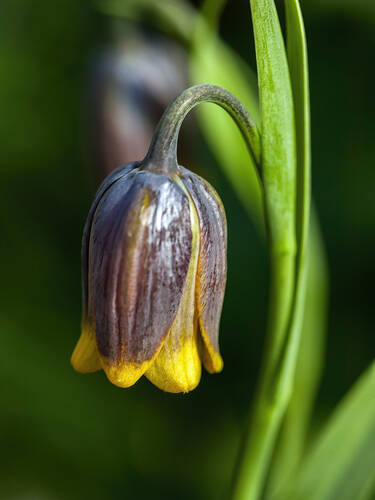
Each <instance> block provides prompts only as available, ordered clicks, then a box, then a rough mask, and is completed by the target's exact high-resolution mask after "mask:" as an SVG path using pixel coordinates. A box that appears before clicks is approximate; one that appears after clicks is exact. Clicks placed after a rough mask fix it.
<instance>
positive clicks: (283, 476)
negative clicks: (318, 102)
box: [269, 0, 324, 496]
mask: <svg viewBox="0 0 375 500" xmlns="http://www.w3.org/2000/svg"><path fill="white" fill-rule="evenodd" d="M285 11H286V21H287V56H288V64H289V71H290V78H291V84H292V90H293V101H294V112H295V124H296V139H297V213H296V215H297V218H296V235H297V258H296V288H295V292H294V293H295V296H294V305H293V312H292V316H291V324H290V330H289V340H290V343H294V344H296V345H298V343H299V338H300V332H301V328H302V320H303V313H304V310H305V311H306V312H308V311H309V310H310V307H311V306H312V307H314V305H317V304H318V305H319V303H318V302H316V300H315V302H313V303H312V305H311V306H310V303H309V307H308V308H307V309H305V298H306V278H307V249H308V235H309V219H310V198H311V195H310V190H311V187H310V185H311V180H310V170H311V165H310V164H311V145H310V99H309V77H308V60H307V47H306V37H305V30H304V25H303V19H302V13H301V10H300V6H299V3H298V0H285ZM315 234H316V238H318V237H319V234H318V233H317V231H315ZM320 253H321V252H320V247H318V246H317V245H315V253H314V254H313V255H312V256H311V257H310V258H311V259H316V258H317V257H320ZM319 265H320V263H319V262H316V263H315V266H314V269H315V271H316V269H317V268H319ZM322 280H324V275H321V280H320V281H322ZM313 287H314V277H312V276H311V275H310V294H311V291H312V289H313ZM309 298H310V297H309ZM307 317H310V315H309V314H307ZM319 319H321V315H320V316H318V322H313V323H312V325H311V326H310V325H309V324H306V321H305V328H304V337H303V338H302V342H301V346H300V352H299V360H300V361H301V360H304V361H303V362H298V363H297V365H296V366H297V372H296V374H295V377H294V378H295V384H294V388H293V397H292V399H291V402H290V405H289V409H288V412H287V414H286V419H285V421H284V424H283V432H282V433H281V438H280V442H279V446H278V452H277V455H276V458H275V461H274V467H273V471H272V476H271V480H270V486H269V492H270V494H271V496H272V492H273V491H274V490H275V489H277V487H278V485H279V484H280V483H281V482H282V481H287V479H288V475H289V474H291V472H292V471H293V469H294V468H295V467H296V466H297V464H298V462H299V459H300V458H301V454H302V450H303V444H304V438H305V434H306V432H307V425H308V421H309V417H310V412H311V407H312V402H313V398H314V395H315V391H316V386H317V382H318V380H319V375H318V374H319V370H309V368H311V367H310V363H308V362H307V363H306V359H307V360H308V359H309V357H308V355H307V353H306V350H308V351H309V353H308V354H310V353H311V352H314V353H315V355H316V356H317V357H318V361H320V360H321V357H322V352H321V345H322V343H321V338H322V326H321V325H319ZM315 328H317V331H315ZM319 333H320V335H319ZM293 350H294V349H291V351H292V352H293ZM292 365H293V363H292ZM293 368H294V367H293V366H291V368H290V369H291V371H293ZM301 381H304V387H302V386H301V383H300V382H301Z"/></svg>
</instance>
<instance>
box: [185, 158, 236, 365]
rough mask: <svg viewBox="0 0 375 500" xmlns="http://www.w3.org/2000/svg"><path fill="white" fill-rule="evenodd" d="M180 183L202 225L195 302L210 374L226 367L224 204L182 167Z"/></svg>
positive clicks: (212, 191) (204, 354) (205, 360)
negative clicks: (222, 343) (222, 346)
mask: <svg viewBox="0 0 375 500" xmlns="http://www.w3.org/2000/svg"><path fill="white" fill-rule="evenodd" d="M179 168H180V171H181V180H182V182H183V183H184V185H185V186H186V188H187V190H188V192H189V194H190V195H191V197H192V199H193V201H194V204H195V206H196V209H197V212H198V217H199V224H200V250H199V257H198V269H197V285H196V300H197V309H198V321H199V330H200V335H201V344H202V361H203V364H204V366H205V368H206V370H207V371H208V372H210V373H214V372H219V371H221V370H222V368H223V360H222V358H221V355H220V351H219V323H220V316H221V310H222V306H223V300H224V292H225V284H226V274H227V260H226V249H227V227H226V217H225V212H224V207H223V204H222V202H221V200H220V198H219V196H218V194H217V193H216V191H215V190H214V188H213V187H212V186H211V185H210V184H209V183H208V182H206V181H205V180H204V179H202V178H201V177H199V176H197V175H195V174H193V173H192V172H190V171H188V170H186V169H184V168H183V167H179Z"/></svg>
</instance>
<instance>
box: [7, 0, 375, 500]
mask: <svg viewBox="0 0 375 500" xmlns="http://www.w3.org/2000/svg"><path fill="white" fill-rule="evenodd" d="M126 1H127V0H124V3H126ZM155 1H157V0H155ZM302 3H303V11H304V16H305V23H306V30H307V35H308V46H309V57H310V72H311V102H312V137H313V195H314V199H315V205H316V209H317V212H318V215H319V220H320V223H321V229H322V234H323V238H324V244H325V249H326V255H327V263H328V268H329V276H330V298H329V307H328V315H327V316H328V317H327V344H326V349H325V361H324V371H323V376H322V380H321V384H320V389H319V392H318V396H317V400H316V404H315V410H314V414H313V420H312V427H311V429H312V430H311V434H312V435H313V434H314V432H315V430H316V429H318V428H319V426H320V425H321V423H322V422H324V421H325V419H326V418H327V415H328V414H329V413H330V411H331V410H332V409H333V408H334V406H335V405H336V404H337V402H338V401H339V400H340V398H341V397H342V396H343V395H344V394H345V392H346V391H347V390H348V389H349V388H350V386H351V385H352V383H353V382H354V381H355V380H356V379H357V377H358V376H359V375H360V373H361V372H362V371H363V370H364V369H365V368H366V366H368V364H369V363H370V361H371V360H372V358H373V356H374V352H375V340H374V324H373V320H374V305H373V304H374V293H373V288H374V285H373V284H374V282H375V260H374V254H375V195H374V193H375V168H374V159H375V141H374V133H375V124H374V123H375V122H374V111H375V94H374V91H373V88H374V85H373V81H374V77H375V73H374V50H375V8H374V3H373V0H346V1H344V0H342V1H338V0H337V1H335V0H319V1H318V0H305V1H304V2H302ZM199 4H200V2H194V5H193V3H191V6H192V7H199ZM139 29H141V32H140V31H139ZM250 29H251V24H250V16H249V7H248V2H247V0H236V1H234V0H229V1H228V4H227V6H226V8H225V11H224V15H223V17H222V21H221V36H222V37H223V39H224V40H225V41H226V42H227V43H228V44H229V45H230V46H232V47H233V48H234V49H235V50H236V51H237V52H238V53H239V54H240V55H242V57H243V58H244V59H246V60H247V61H249V62H250V63H251V64H254V46H253V42H252V35H251V31H250ZM172 38H173V37H172V36H167V35H165V34H162V33H160V32H158V31H156V30H155V28H153V27H152V22H150V21H149V20H148V19H147V16H146V18H144V19H142V20H141V21H139V22H138V23H134V22H133V23H130V24H129V22H124V21H123V20H120V19H118V18H116V16H111V15H108V14H103V12H101V11H100V9H98V8H97V6H95V5H94V3H93V2H91V1H89V0H81V1H79V2H77V0H60V1H56V2H47V1H44V0H34V1H33V2H30V1H28V0H16V1H15V0H2V1H1V6H0V112H1V120H0V158H1V163H0V172H1V197H0V224H1V246H0V252H1V288H0V290H1V292H0V293H1V302H0V311H1V312H0V339H1V347H0V391H1V392H0V449H1V454H0V498H2V499H7V500H8V499H38V500H39V499H40V500H44V499H46V500H47V499H51V500H55V499H56V500H60V499H72V500H74V499H77V500H78V499H79V500H83V499H92V500H95V499H99V498H106V499H113V500H117V499H120V498H121V499H124V498H126V499H141V498H146V497H150V496H152V497H153V498H154V499H159V498H160V499H164V500H168V499H170V500H172V499H174V500H175V499H181V500H183V499H189V500H193V499H197V500H198V499H205V500H207V499H208V500H209V499H213V500H214V499H218V498H222V495H223V492H225V491H226V490H227V488H228V485H229V482H230V477H231V472H232V469H233V464H234V461H235V456H236V452H237V450H238V446H239V442H240V439H241V435H242V430H243V425H244V422H245V419H246V417H247V412H248V406H249V401H250V397H251V395H252V393H253V390H254V385H255V382H256V377H257V373H258V369H259V363H260V358H261V353H262V345H263V339H264V329H265V322H266V313H267V293H268V263H267V255H266V251H265V247H264V244H263V242H262V238H261V237H260V236H259V234H258V231H257V230H256V228H255V226H254V225H253V224H252V223H251V222H250V221H249V218H248V215H247V213H246V211H245V210H244V208H243V207H242V205H241V204H240V203H239V201H238V199H237V197H236V194H235V192H234V191H233V190H232V188H231V187H230V185H229V184H228V182H227V181H226V179H225V177H224V176H223V174H222V172H221V170H220V168H219V167H218V165H217V163H216V160H215V159H214V155H213V154H212V151H211V150H210V149H209V148H208V146H207V144H206V142H205V140H204V139H203V137H202V134H201V133H200V131H199V127H198V124H197V122H196V120H195V119H194V117H193V118H192V119H189V120H188V123H187V124H186V126H184V130H183V137H182V139H181V148H180V149H181V154H180V157H181V161H183V163H184V164H185V166H187V167H189V168H191V169H192V170H194V171H196V172H198V173H200V174H202V175H204V176H206V177H207V178H208V179H209V180H210V181H211V182H212V183H213V184H214V185H215V187H216V188H217V190H218V191H219V193H220V195H221V196H222V198H223V201H224V205H225V207H226V211H227V216H228V225H229V255H228V259H229V274H228V286H227V293H226V300H225V305H224V311H223V318H222V327H221V348H222V353H223V356H224V361H225V369H224V371H223V372H222V374H220V375H216V376H209V375H207V374H204V375H203V377H202V381H201V384H200V385H199V387H198V389H197V390H195V391H194V392H193V393H191V394H188V395H177V396H174V395H168V394H164V393H162V392H161V391H159V390H157V389H156V388H155V387H154V386H152V385H151V384H150V383H149V382H148V381H147V380H143V379H141V380H140V381H139V382H138V383H137V384H136V385H135V386H134V387H133V388H131V389H128V390H120V389H118V388H116V387H114V386H112V385H111V384H110V383H109V382H107V380H106V378H105V376H104V375H103V373H102V372H99V373H96V374H93V375H87V376H83V375H79V374H77V373H75V372H74V371H73V369H72V368H71V366H70V362H69V360H70V355H71V352H72V350H73V347H74V345H75V342H76V340H77V338H78V335H79V329H80V315H81V284H80V243H81V232H82V228H83V224H84V221H85V217H86V214H87V211H88V208H89V206H90V202H91V200H92V197H93V193H94V191H95V189H96V187H97V185H98V182H99V180H100V179H101V178H102V177H103V176H104V174H105V171H107V169H110V168H112V167H115V166H116V165H117V163H121V162H123V161H125V160H127V159H141V156H140V155H141V154H142V151H143V149H144V151H145V150H146V148H147V146H148V144H145V141H146V140H149V139H148V137H149V134H150V133H151V130H152V129H153V127H154V125H155V124H156V122H157V120H158V118H159V116H160V114H161V112H162V110H163V108H164V107H165V106H166V104H167V103H168V102H169V101H170V100H171V99H172V98H173V97H174V96H175V95H176V94H177V93H178V91H179V90H180V89H182V88H183V87H185V86H188V85H189V81H188V76H187V72H186V58H187V57H188V55H186V51H185V48H184V47H183V44H181V41H179V40H177V41H176V40H175V39H173V40H172ZM119 41H120V42H121V43H120V44H119ZM115 45H116V47H117V49H116V50H117V52H116V54H117V56H116V57H118V53H119V50H120V52H121V54H122V55H121V60H120V61H118V60H117V62H116V60H114V59H113V58H114V56H113V54H112V55H111V51H113V48H114V46H115ZM143 50H146V52H147V51H148V52H147V53H148V56H147V57H148V60H149V61H151V62H152V61H153V62H154V63H155V61H157V64H154V70H152V71H151V72H150V70H149V69H147V68H148V66H147V65H146V66H147V68H146V67H141V69H139V68H138V67H137V61H139V59H140V55H139V54H140V52H142V51H143ZM159 57H160V59H158V58H159ZM146 59H147V58H146ZM145 68H146V69H145ZM154 80H155V81H154ZM152 84H154V86H152ZM155 88H156V89H157V92H156V95H157V97H155V96H154V95H153V90H152V89H155ZM228 119H229V118H228ZM105 120H107V121H105ZM103 123H105V125H103ZM121 124H123V125H121ZM103 127H104V128H103ZM142 134H143V135H142ZM111 140H112V141H113V142H112V143H111ZM111 144H112V145H111ZM109 145H111V146H109ZM131 147H132V148H134V149H130V148H131ZM142 148H143V149H142ZM133 152H134V155H135V157H133V158H131V157H130V158H129V156H127V155H129V154H133ZM122 157H124V158H123V159H122ZM112 163H113V165H112Z"/></svg>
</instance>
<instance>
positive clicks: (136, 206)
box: [89, 171, 192, 387]
mask: <svg viewBox="0 0 375 500" xmlns="http://www.w3.org/2000/svg"><path fill="white" fill-rule="evenodd" d="M191 242H192V233H191V225H190V211H189V200H188V197H187V196H186V194H185V193H184V192H183V190H182V189H181V188H180V187H179V186H178V185H177V184H176V183H174V182H173V181H172V180H171V179H170V178H169V177H168V176H165V175H160V174H154V173H151V172H145V171H136V172H130V173H129V174H128V175H127V177H126V179H124V181H123V180H121V179H120V180H119V181H118V182H116V183H115V184H113V186H112V187H111V189H110V190H107V192H106V193H105V194H104V195H103V196H102V198H101V201H100V203H99V205H98V207H97V209H96V212H95V215H94V217H93V223H92V228H91V236H90V247H89V255H90V259H89V283H90V284H89V295H90V296H92V307H93V311H95V325H96V326H95V328H96V339H97V344H98V350H99V354H100V356H101V359H102V363H103V367H104V369H105V370H106V373H107V376H108V377H109V378H110V380H111V381H112V382H113V383H115V384H117V385H120V386H123V387H127V386H129V385H132V384H133V383H134V382H135V381H136V380H137V379H138V378H139V377H140V376H141V375H142V374H143V373H144V372H145V371H146V370H147V368H148V367H149V366H150V364H151V362H152V361H153V359H154V358H155V356H156V355H157V353H158V352H159V350H160V349H161V346H162V341H163V340H164V338H165V337H166V335H167V333H168V331H169V329H170V327H171V324H172V322H173V320H174V318H175V316H176V313H177V310H178V307H179V304H180V301H181V297H182V293H183V289H184V285H185V280H186V275H187V272H188V268H189V263H190V256H191ZM89 303H91V300H90V299H89Z"/></svg>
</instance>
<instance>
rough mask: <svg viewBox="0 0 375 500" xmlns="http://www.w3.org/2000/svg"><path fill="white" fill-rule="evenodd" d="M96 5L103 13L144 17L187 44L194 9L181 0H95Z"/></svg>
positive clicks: (127, 16)
mask: <svg viewBox="0 0 375 500" xmlns="http://www.w3.org/2000/svg"><path fill="white" fill-rule="evenodd" d="M95 4H96V7H97V9H98V10H99V11H101V12H102V13H103V14H107V15H111V16H116V17H125V18H127V19H133V20H140V19H142V18H143V15H144V14H146V19H148V20H149V21H151V23H152V24H153V25H154V26H156V27H158V28H159V29H161V30H162V31H165V32H166V33H168V34H171V35H174V36H176V37H177V38H179V39H180V40H181V41H183V42H184V43H187V44H189V43H190V39H191V32H192V27H193V23H194V20H195V10H194V9H193V8H192V7H191V6H190V5H189V4H188V3H187V2H185V1H183V0H159V1H157V2H155V0H126V1H123V0H95Z"/></svg>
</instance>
